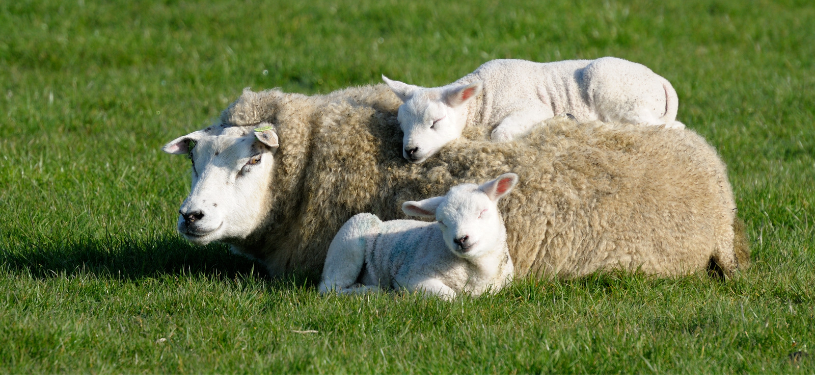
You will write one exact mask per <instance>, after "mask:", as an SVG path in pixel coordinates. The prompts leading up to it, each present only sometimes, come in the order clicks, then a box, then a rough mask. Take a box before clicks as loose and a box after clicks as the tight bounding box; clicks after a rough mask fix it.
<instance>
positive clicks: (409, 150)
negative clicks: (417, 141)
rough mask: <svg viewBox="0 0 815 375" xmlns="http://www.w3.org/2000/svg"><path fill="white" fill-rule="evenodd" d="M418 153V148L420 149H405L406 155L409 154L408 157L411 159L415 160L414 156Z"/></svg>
mask: <svg viewBox="0 0 815 375" xmlns="http://www.w3.org/2000/svg"><path fill="white" fill-rule="evenodd" d="M416 151H419V148H418V147H414V148H407V147H405V153H406V154H407V156H408V157H409V158H411V159H413V154H415V153H416Z"/></svg>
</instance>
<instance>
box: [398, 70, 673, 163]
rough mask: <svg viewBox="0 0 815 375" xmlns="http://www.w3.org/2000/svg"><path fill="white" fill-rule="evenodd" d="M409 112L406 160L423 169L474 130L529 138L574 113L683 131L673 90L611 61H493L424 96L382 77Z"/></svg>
mask: <svg viewBox="0 0 815 375" xmlns="http://www.w3.org/2000/svg"><path fill="white" fill-rule="evenodd" d="M383 79H384V80H385V82H387V83H388V85H389V86H390V87H391V89H392V90H393V91H394V93H396V94H397V96H399V97H400V98H401V99H402V100H403V101H404V104H403V105H402V106H401V107H400V108H399V124H400V126H401V128H402V131H403V132H404V139H403V147H404V150H403V156H404V157H405V158H406V159H408V160H409V161H411V162H421V161H424V160H425V159H427V158H428V157H430V156H432V155H433V154H435V153H436V152H437V151H438V150H439V149H440V148H441V147H442V146H444V145H445V144H447V143H448V142H450V141H452V140H454V139H456V138H458V137H459V136H461V134H462V131H463V130H464V128H465V127H468V126H477V127H488V128H490V129H492V128H493V127H494V129H493V130H492V135H491V138H492V140H494V141H509V140H512V139H515V138H516V137H519V136H523V135H526V134H527V133H528V132H529V131H531V130H532V127H533V126H534V125H536V124H539V123H541V122H542V121H543V120H546V119H549V118H552V117H554V116H556V115H559V114H566V113H569V114H571V115H572V116H574V117H575V118H576V119H577V120H578V121H579V122H587V121H594V120H600V121H604V122H619V123H630V124H642V125H666V126H668V127H676V128H684V125H683V124H682V123H680V122H676V121H675V120H676V112H677V109H678V105H679V100H678V98H677V96H676V91H675V90H674V88H673V86H671V83H670V82H668V81H667V80H666V79H665V78H663V77H661V76H659V75H657V74H656V73H654V72H653V71H651V69H649V68H648V67H646V66H644V65H641V64H638V63H634V62H631V61H627V60H623V59H619V58H615V57H604V58H600V59H597V60H567V61H558V62H550V63H537V62H531V61H525V60H493V61H489V62H487V63H485V64H483V65H481V66H480V67H479V68H478V69H476V70H475V71H474V72H472V73H470V74H468V75H466V76H464V77H463V78H461V79H459V80H457V81H455V82H453V83H451V84H449V85H446V86H442V87H436V88H422V87H418V86H413V85H408V84H405V83H402V82H398V81H392V80H390V79H388V78H387V77H384V76H383Z"/></svg>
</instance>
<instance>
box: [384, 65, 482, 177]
mask: <svg viewBox="0 0 815 375" xmlns="http://www.w3.org/2000/svg"><path fill="white" fill-rule="evenodd" d="M382 78H383V79H384V80H385V82H387V83H388V85H389V86H390V88H391V90H393V92H394V93H396V95H397V96H399V98H401V99H402V101H403V102H404V104H402V105H401V106H399V113H398V117H397V120H398V121H399V127H400V128H401V129H402V133H404V137H403V138H402V156H403V157H404V158H405V159H407V160H408V161H409V162H411V163H421V162H423V161H425V160H426V159H427V158H429V157H431V156H433V155H434V154H435V153H436V152H438V151H439V150H440V149H441V148H442V147H444V145H446V144H448V143H450V142H452V141H454V140H456V139H457V138H458V137H460V136H461V132H462V131H463V130H464V126H465V125H466V121H467V112H466V106H465V105H464V103H466V102H467V101H469V100H470V99H472V98H473V97H475V96H476V95H478V93H479V92H480V90H481V82H476V83H473V84H470V85H461V86H454V87H442V88H429V89H428V88H422V87H418V86H413V85H408V84H405V83H402V82H399V81H392V80H389V79H388V78H387V77H385V76H382Z"/></svg>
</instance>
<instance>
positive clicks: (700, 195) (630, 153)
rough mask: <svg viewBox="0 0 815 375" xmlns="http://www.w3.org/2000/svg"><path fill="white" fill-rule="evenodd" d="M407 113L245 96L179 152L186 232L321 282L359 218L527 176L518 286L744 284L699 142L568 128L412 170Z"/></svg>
mask: <svg viewBox="0 0 815 375" xmlns="http://www.w3.org/2000/svg"><path fill="white" fill-rule="evenodd" d="M399 105H400V102H399V100H398V99H397V98H396V97H395V96H394V95H393V93H392V92H391V90H390V89H389V88H388V87H387V86H385V85H376V86H365V87H358V88H349V89H345V90H341V91H337V92H334V93H331V94H329V95H315V96H305V95H300V94H287V93H284V92H281V91H278V90H269V91H263V92H259V93H255V92H252V91H249V90H248V89H247V90H244V92H243V95H242V96H241V97H240V98H239V99H238V100H237V101H236V102H235V103H233V104H232V105H230V107H229V108H227V109H226V110H225V111H224V112H223V113H222V115H221V118H220V120H219V122H218V123H216V124H215V125H213V126H211V127H208V128H206V129H203V130H199V131H196V132H193V133H190V134H188V135H185V136H182V137H179V138H177V139H175V140H173V141H171V142H170V143H168V144H167V145H166V146H165V147H164V150H165V151H166V152H168V153H172V154H189V156H190V158H191V159H192V162H193V183H192V189H191V193H190V195H189V196H188V197H187V199H186V200H185V201H184V203H183V204H182V206H181V210H180V216H179V221H178V229H179V232H180V233H181V234H182V235H184V236H185V237H186V238H187V239H188V240H190V241H191V242H194V243H197V244H206V243H209V242H212V241H220V242H225V243H228V244H230V245H231V246H232V249H233V251H236V252H238V253H241V254H245V255H248V256H251V257H254V258H257V259H259V260H261V261H262V262H263V263H265V265H266V266H267V267H268V269H269V272H270V273H271V274H272V275H280V274H284V273H287V272H291V271H295V270H300V271H305V272H307V273H308V274H310V275H312V276H313V277H314V278H315V279H316V278H318V277H319V274H320V271H321V270H322V267H323V263H324V261H325V257H326V252H327V250H328V247H329V244H330V242H331V240H332V238H333V237H334V235H335V234H336V233H337V231H338V230H339V229H340V227H341V226H342V224H343V223H344V222H346V221H347V220H348V219H349V218H350V217H351V216H353V215H354V214H356V213H360V212H370V213H373V214H375V215H377V216H379V217H380V218H381V219H382V220H393V219H398V218H402V217H403V215H402V213H401V211H400V206H401V204H402V203H403V202H404V201H408V200H418V199H424V198H427V197H432V196H438V195H442V194H444V192H446V191H447V190H448V189H449V188H450V187H451V186H453V185H457V184H460V183H466V182H477V181H483V180H486V179H488V178H491V177H493V176H497V175H500V174H502V173H506V172H510V171H512V172H515V173H517V174H518V175H519V176H520V179H521V183H519V184H518V186H517V187H516V188H515V190H514V191H513V192H512V193H511V194H510V195H508V196H507V197H505V198H504V199H503V200H502V202H501V204H500V206H501V211H502V212H504V220H505V222H506V228H507V243H508V245H509V248H510V251H511V254H512V259H513V262H514V264H515V271H516V277H525V276H528V275H532V276H538V277H543V276H549V277H551V276H557V277H575V276H582V275H586V274H589V273H592V272H595V271H598V270H614V269H622V270H632V271H640V272H644V273H646V274H652V275H657V276H672V275H683V274H689V273H694V272H697V271H701V270H706V269H709V268H710V267H711V266H714V267H715V268H717V269H718V270H720V271H721V272H722V273H723V274H725V275H730V274H731V273H732V272H733V271H735V270H737V269H738V268H739V267H740V266H742V267H743V266H745V265H746V264H747V262H748V259H749V253H748V249H747V246H746V241H744V240H743V238H744V237H743V236H744V235H743V233H741V232H740V231H737V230H734V228H738V226H737V225H736V223H737V218H736V216H735V210H736V206H735V203H734V200H733V196H732V192H731V188H730V184H729V183H728V180H727V174H726V171H725V166H724V164H723V163H722V162H721V160H720V159H719V157H718V156H717V154H716V152H715V151H714V149H713V148H712V147H710V146H709V145H708V144H707V143H706V142H705V141H704V140H703V139H702V138H701V137H700V136H699V135H697V134H696V133H694V132H693V131H690V130H684V129H665V128H662V127H637V126H632V125H607V124H602V123H586V124H580V125H577V124H576V123H574V122H572V121H570V120H568V119H565V118H555V119H552V120H549V123H548V125H547V126H543V127H539V128H538V129H536V130H535V131H533V132H532V133H531V134H530V135H529V136H527V137H526V138H524V139H521V140H518V141H516V142H511V143H491V142H489V141H488V140H483V141H478V140H466V139H460V140H457V141H455V142H453V143H451V144H450V145H448V147H445V148H444V149H442V150H441V151H440V152H439V153H438V154H437V155H436V156H435V157H434V158H431V159H429V160H428V161H427V162H425V163H423V164H409V163H408V162H407V161H405V160H404V159H403V158H402V157H401V152H400V151H401V147H400V143H401V133H400V131H399V126H398V123H397V121H396V111H397V108H398V107H399ZM270 124H271V125H273V126H272V127H271V128H267V129H259V131H255V129H256V128H257V127H264V126H266V125H270ZM736 232H739V233H736Z"/></svg>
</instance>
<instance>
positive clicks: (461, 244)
mask: <svg viewBox="0 0 815 375" xmlns="http://www.w3.org/2000/svg"><path fill="white" fill-rule="evenodd" d="M469 238H470V236H461V237H459V238H456V239H454V240H453V242H455V243H456V245H458V247H460V248H462V249H463V248H465V247H466V246H465V245H466V243H467V240H468V239H469Z"/></svg>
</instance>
